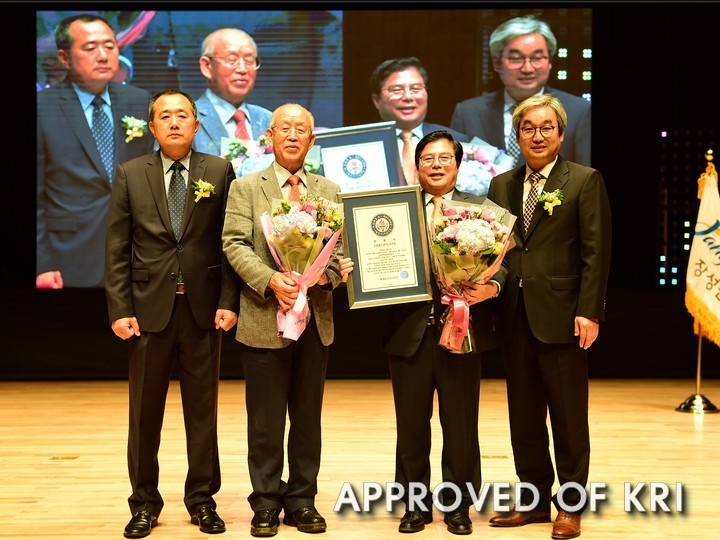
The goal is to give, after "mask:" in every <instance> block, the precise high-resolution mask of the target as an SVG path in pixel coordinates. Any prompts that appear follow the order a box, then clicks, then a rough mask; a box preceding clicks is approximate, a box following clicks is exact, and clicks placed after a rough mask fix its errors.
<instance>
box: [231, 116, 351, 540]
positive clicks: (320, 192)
mask: <svg viewBox="0 0 720 540" xmlns="http://www.w3.org/2000/svg"><path fill="white" fill-rule="evenodd" d="M270 125H271V127H270V128H269V129H268V130H267V131H266V136H267V139H268V141H269V142H270V144H272V147H273V151H274V155H275V160H274V161H273V163H272V164H271V165H270V167H268V168H267V169H265V170H263V171H259V172H255V173H251V174H248V175H246V176H242V177H241V178H239V179H237V180H236V181H235V182H233V184H232V185H231V186H230V193H229V197H228V205H227V212H226V217H225V226H224V229H223V234H222V238H223V250H224V252H225V254H226V255H227V258H228V261H229V262H230V264H231V265H232V267H233V268H234V269H235V271H236V272H237V273H238V274H239V275H240V277H241V278H242V280H243V282H244V283H243V285H242V289H241V291H240V311H241V313H242V317H240V318H239V320H238V325H237V334H236V339H237V341H239V342H240V343H241V360H242V362H243V370H244V374H245V404H246V408H247V418H248V467H249V470H250V480H251V482H252V488H253V490H252V493H251V494H250V496H249V497H248V501H249V503H250V506H251V508H252V509H253V512H254V516H253V518H252V521H251V524H250V534H251V535H252V536H274V535H275V534H277V531H278V526H279V524H280V521H279V514H280V512H281V511H282V512H284V517H283V522H284V524H285V525H289V526H293V527H297V529H298V530H299V531H301V532H306V533H318V532H322V531H325V529H326V527H327V525H326V522H325V519H324V518H323V517H322V515H320V513H319V512H318V511H317V509H316V508H315V495H316V493H317V475H318V471H319V469H320V448H321V409H322V400H323V389H324V385H325V372H326V368H327V362H328V353H329V346H330V344H331V343H332V341H333V337H334V336H333V332H334V328H333V313H332V291H333V288H335V287H337V286H338V285H339V284H340V283H341V280H342V277H341V273H342V272H341V271H340V269H339V265H338V261H337V260H336V259H332V260H329V261H328V265H327V267H325V268H324V270H322V271H321V272H320V273H319V277H317V281H316V283H311V284H307V283H305V284H303V283H302V281H303V279H304V278H305V277H306V276H304V275H299V274H298V272H297V271H296V272H293V271H291V269H290V268H284V264H282V261H283V259H282V258H281V257H278V253H277V250H276V249H275V247H274V246H272V245H271V243H270V242H269V241H268V240H266V231H265V230H264V224H263V222H264V221H266V220H265V217H266V216H271V215H273V214H274V213H275V212H276V210H277V209H278V205H277V203H278V202H287V201H293V200H306V199H307V198H316V200H317V198H320V199H321V200H323V201H329V202H331V203H334V202H335V201H336V197H337V194H338V192H339V191H340V187H339V186H338V185H337V184H335V183H334V182H332V181H330V180H329V179H327V178H325V177H323V176H319V175H317V174H313V173H310V172H306V171H305V170H304V169H303V163H304V161H305V156H306V155H307V153H308V151H309V150H310V148H311V147H312V145H313V142H314V140H315V135H314V133H313V127H314V121H313V116H312V114H311V113H310V112H309V111H308V110H306V109H304V108H303V107H301V106H300V105H297V104H292V103H289V104H285V105H282V106H280V107H278V108H277V109H276V110H275V111H274V112H273V114H272V118H271V123H270ZM268 237H269V236H268ZM276 257H277V258H276ZM306 286H307V291H306V293H307V294H306V298H305V301H306V302H307V304H308V305H309V310H308V311H307V313H308V315H309V319H307V320H306V319H302V320H301V321H299V322H300V323H302V324H303V325H304V326H303V327H302V329H301V331H300V332H299V334H300V335H299V336H297V337H294V338H293V339H291V338H289V337H286V336H285V335H281V333H280V332H279V328H280V324H279V323H280V317H278V313H280V315H281V316H283V315H285V314H287V313H288V312H289V311H290V310H292V309H293V308H294V306H295V304H296V302H297V300H298V298H300V297H301V295H304V294H305V291H303V290H302V289H303V288H305V287H306ZM286 414H288V415H289V418H290V428H289V433H288V442H287V459H288V465H289V474H288V477H287V480H283V479H282V476H283V474H282V473H283V463H284V456H285V453H284V448H283V447H284V438H285V417H286Z"/></svg>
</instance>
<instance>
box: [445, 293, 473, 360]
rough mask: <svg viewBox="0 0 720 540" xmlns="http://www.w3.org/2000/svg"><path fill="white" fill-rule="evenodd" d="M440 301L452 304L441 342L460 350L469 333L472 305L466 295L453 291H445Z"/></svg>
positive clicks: (449, 347) (454, 349)
mask: <svg viewBox="0 0 720 540" xmlns="http://www.w3.org/2000/svg"><path fill="white" fill-rule="evenodd" d="M440 301H441V302H442V303H443V304H446V305H449V306H450V313H449V314H448V317H447V319H446V320H445V324H444V325H443V329H442V334H441V335H440V344H441V345H443V346H445V347H447V348H448V349H450V350H452V351H460V350H462V344H463V339H464V338H465V337H466V336H467V335H468V327H469V324H470V305H469V304H468V301H467V299H466V298H465V297H464V296H458V295H456V294H451V293H444V294H443V295H442V297H441V298H440Z"/></svg>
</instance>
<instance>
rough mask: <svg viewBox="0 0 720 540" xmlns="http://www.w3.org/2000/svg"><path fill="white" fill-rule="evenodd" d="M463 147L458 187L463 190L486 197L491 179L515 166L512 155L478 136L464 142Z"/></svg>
mask: <svg viewBox="0 0 720 540" xmlns="http://www.w3.org/2000/svg"><path fill="white" fill-rule="evenodd" d="M462 147H463V158H462V163H460V167H459V169H458V179H457V188H458V189H459V190H461V191H465V192H467V193H473V194H475V195H479V196H481V197H484V196H485V195H487V192H488V187H490V180H492V179H493V177H494V176H496V175H498V174H500V173H501V172H505V171H509V170H510V169H512V167H513V158H512V156H509V155H507V154H506V153H505V151H504V150H501V149H499V148H496V147H494V146H493V145H491V144H488V143H486V142H485V141H483V140H482V139H479V138H477V137H474V138H473V139H472V140H471V141H470V142H469V143H462Z"/></svg>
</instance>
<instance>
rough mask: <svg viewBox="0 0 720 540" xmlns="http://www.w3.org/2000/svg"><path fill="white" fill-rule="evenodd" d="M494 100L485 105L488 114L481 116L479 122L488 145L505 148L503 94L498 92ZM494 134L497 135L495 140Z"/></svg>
mask: <svg viewBox="0 0 720 540" xmlns="http://www.w3.org/2000/svg"><path fill="white" fill-rule="evenodd" d="M496 94H497V95H496V96H495V98H494V99H493V100H492V101H491V102H489V103H488V104H487V107H488V109H490V110H489V114H482V115H481V116H480V121H481V122H482V123H483V129H484V130H485V133H486V134H488V141H487V142H488V143H490V144H492V145H494V146H497V147H498V148H505V135H504V134H505V120H504V119H503V108H504V107H505V101H504V97H503V93H502V92H501V91H498V92H497V93H496ZM495 134H499V135H498V138H497V139H496V140H493V139H494V138H495V136H496V135H495Z"/></svg>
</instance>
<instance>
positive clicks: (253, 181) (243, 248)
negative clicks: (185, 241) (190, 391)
mask: <svg viewBox="0 0 720 540" xmlns="http://www.w3.org/2000/svg"><path fill="white" fill-rule="evenodd" d="M307 182H308V186H307V192H308V195H309V196H320V197H323V198H325V199H328V200H331V201H336V200H337V194H338V193H339V191H340V186H338V185H337V184H335V183H334V182H332V181H331V180H329V179H327V178H325V177H324V176H320V175H318V174H312V173H307ZM283 198H284V197H283V194H282V190H281V189H280V184H279V183H278V178H277V176H276V174H275V171H274V169H273V166H272V165H271V166H270V167H268V168H267V169H265V170H264V171H258V172H255V173H251V174H248V175H245V176H242V177H240V178H238V179H237V180H236V181H235V182H233V184H232V186H230V196H229V198H228V206H227V212H226V215H225V227H224V229H223V235H222V237H223V249H224V251H225V254H226V255H227V258H228V261H229V262H230V264H231V265H232V267H233V268H234V269H235V271H236V272H237V273H238V274H239V275H240V277H241V278H242V280H243V285H242V288H241V291H240V309H241V311H242V317H240V318H239V319H238V324H237V332H236V339H237V341H239V342H241V343H244V344H245V345H248V346H250V347H258V348H263V349H279V348H282V347H287V346H288V345H289V344H290V343H292V340H290V339H287V338H283V337H279V336H278V335H277V319H276V317H277V310H278V306H279V304H278V301H277V298H276V297H275V294H274V293H273V291H272V289H271V288H270V287H268V283H269V282H270V278H271V277H272V275H273V274H274V273H275V272H277V271H278V268H277V265H276V264H275V260H274V259H273V257H272V254H271V253H270V249H269V248H268V246H267V242H266V241H265V236H264V235H263V230H262V225H261V224H260V216H261V215H262V214H263V213H265V212H267V213H269V214H272V211H273V209H274V205H273V200H279V199H283ZM331 269H332V270H333V271H331V272H329V273H328V274H329V277H330V279H331V283H332V286H325V287H320V286H317V285H314V286H312V287H310V288H309V289H308V298H309V299H310V309H311V310H312V314H313V316H314V317H315V323H316V325H317V329H318V333H319V334H320V340H321V341H322V343H323V344H324V345H330V344H331V343H332V342H333V338H334V331H335V328H334V325H333V315H332V288H334V287H337V285H338V284H339V283H340V276H339V270H337V264H336V263H332V264H331ZM306 331H307V330H306Z"/></svg>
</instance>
